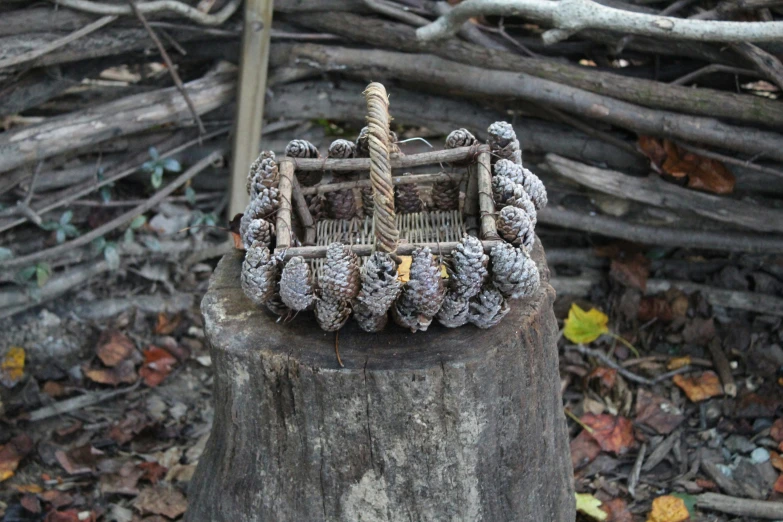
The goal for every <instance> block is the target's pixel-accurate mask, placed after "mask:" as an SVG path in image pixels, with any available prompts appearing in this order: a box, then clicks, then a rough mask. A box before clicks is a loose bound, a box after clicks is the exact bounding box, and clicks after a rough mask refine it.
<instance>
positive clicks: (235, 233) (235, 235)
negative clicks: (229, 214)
mask: <svg viewBox="0 0 783 522" xmlns="http://www.w3.org/2000/svg"><path fill="white" fill-rule="evenodd" d="M242 215H243V214H237V215H235V216H234V219H232V220H231V221H229V223H228V229H229V231H230V232H231V239H233V240H234V248H236V249H237V250H244V249H245V243H244V242H243V241H242V235H241V234H240V233H239V224H240V223H241V222H242Z"/></svg>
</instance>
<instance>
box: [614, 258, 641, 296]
mask: <svg viewBox="0 0 783 522" xmlns="http://www.w3.org/2000/svg"><path fill="white" fill-rule="evenodd" d="M649 274H650V261H649V259H647V258H646V257H644V256H643V255H642V254H640V253H636V254H634V255H632V256H629V257H627V258H625V259H612V264H611V267H610V269H609V275H611V276H612V277H613V278H614V279H615V280H617V281H618V282H619V283H620V284H622V285H625V286H629V287H631V288H637V289H639V290H641V291H642V292H644V290H645V289H646V288H647V276H648V275H649Z"/></svg>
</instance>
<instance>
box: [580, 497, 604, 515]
mask: <svg viewBox="0 0 783 522" xmlns="http://www.w3.org/2000/svg"><path fill="white" fill-rule="evenodd" d="M576 510H577V511H579V512H580V513H582V514H584V515H587V516H588V517H590V518H592V519H595V520H606V517H607V516H608V515H607V514H606V511H604V510H603V509H601V501H600V500H598V499H597V498H595V497H594V496H593V495H591V494H590V493H577V494H576Z"/></svg>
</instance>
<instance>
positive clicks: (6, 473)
mask: <svg viewBox="0 0 783 522" xmlns="http://www.w3.org/2000/svg"><path fill="white" fill-rule="evenodd" d="M13 476H14V472H13V471H11V470H10V469H3V470H0V482H2V481H4V480H7V479H10V478H11V477H13Z"/></svg>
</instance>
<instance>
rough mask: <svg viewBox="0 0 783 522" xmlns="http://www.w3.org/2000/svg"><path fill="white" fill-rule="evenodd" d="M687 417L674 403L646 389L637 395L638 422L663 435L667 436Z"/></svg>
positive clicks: (642, 389)
mask: <svg viewBox="0 0 783 522" xmlns="http://www.w3.org/2000/svg"><path fill="white" fill-rule="evenodd" d="M684 420H685V415H683V414H682V412H681V411H680V409H679V408H677V406H675V405H674V403H673V402H671V401H668V400H666V399H664V398H663V397H660V396H658V395H654V394H652V393H650V392H648V391H647V390H645V389H644V388H640V389H639V393H638V394H637V395H636V422H639V423H642V424H645V425H647V426H649V427H650V428H652V429H654V430H655V431H657V432H658V433H660V434H661V435H667V434H669V433H671V432H672V431H674V429H675V428H676V427H677V426H679V425H680V424H682V422H683V421H684Z"/></svg>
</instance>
